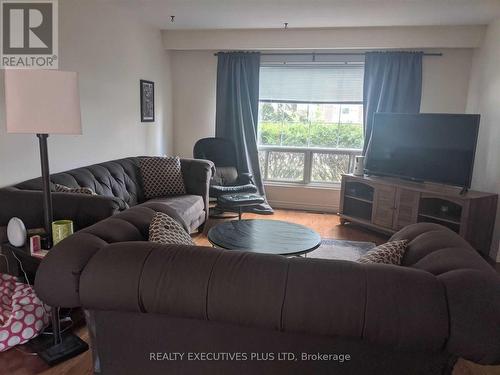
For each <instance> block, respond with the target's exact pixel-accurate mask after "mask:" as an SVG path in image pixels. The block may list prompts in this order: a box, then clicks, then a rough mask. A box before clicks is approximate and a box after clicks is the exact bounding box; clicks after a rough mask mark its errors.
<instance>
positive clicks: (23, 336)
mask: <svg viewBox="0 0 500 375" xmlns="http://www.w3.org/2000/svg"><path fill="white" fill-rule="evenodd" d="M49 313H50V308H49V307H48V306H46V305H44V304H43V302H42V301H40V299H39V298H38V297H37V296H36V294H35V291H34V290H33V287H31V286H29V285H27V284H22V283H20V282H18V281H17V278H16V277H14V276H11V275H6V274H0V352H3V351H5V350H8V349H10V348H12V347H14V346H16V345H20V344H24V343H26V342H28V341H29V340H31V339H32V338H33V337H36V336H38V335H39V334H40V333H41V332H42V331H43V330H44V328H45V327H46V326H47V325H48V324H49V320H50V319H49V318H50V315H49Z"/></svg>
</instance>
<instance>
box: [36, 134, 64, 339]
mask: <svg viewBox="0 0 500 375" xmlns="http://www.w3.org/2000/svg"><path fill="white" fill-rule="evenodd" d="M36 136H37V137H38V143H39V145H40V163H41V165H42V183H43V226H44V227H45V233H46V235H47V238H46V242H45V243H46V247H47V249H50V248H52V221H53V217H52V194H51V191H50V171H49V152H48V148H47V138H48V137H49V135H48V134H37V135H36ZM51 317H52V319H51V320H52V333H53V335H54V345H57V344H60V343H61V324H60V322H59V308H58V307H56V306H53V307H52V314H51Z"/></svg>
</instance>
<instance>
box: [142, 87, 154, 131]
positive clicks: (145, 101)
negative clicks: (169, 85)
mask: <svg viewBox="0 0 500 375" xmlns="http://www.w3.org/2000/svg"><path fill="white" fill-rule="evenodd" d="M140 89H141V122H154V121H155V83H154V82H151V81H146V80H144V79H141V81H140Z"/></svg>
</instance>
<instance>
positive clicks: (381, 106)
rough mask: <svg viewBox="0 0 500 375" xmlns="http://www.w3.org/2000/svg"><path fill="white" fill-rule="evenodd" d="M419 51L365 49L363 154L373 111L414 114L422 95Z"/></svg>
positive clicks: (417, 110) (369, 132) (418, 110)
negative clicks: (367, 50) (366, 50)
mask: <svg viewBox="0 0 500 375" xmlns="http://www.w3.org/2000/svg"><path fill="white" fill-rule="evenodd" d="M422 55H423V52H368V53H366V55H365V75H364V80H363V82H364V83H363V104H364V105H363V112H364V114H363V115H364V135H365V140H364V146H363V155H365V154H366V150H367V148H368V145H369V142H370V137H371V133H372V125H373V114H374V113H375V112H395V113H418V112H420V99H421V96H422Z"/></svg>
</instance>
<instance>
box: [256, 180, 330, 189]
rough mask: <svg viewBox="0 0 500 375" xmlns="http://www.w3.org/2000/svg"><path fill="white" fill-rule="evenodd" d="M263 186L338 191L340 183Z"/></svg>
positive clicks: (277, 183)
mask: <svg viewBox="0 0 500 375" xmlns="http://www.w3.org/2000/svg"><path fill="white" fill-rule="evenodd" d="M264 186H272V187H283V188H304V189H321V190H340V182H337V183H332V184H321V183H312V182H311V183H309V184H302V183H300V182H279V181H264Z"/></svg>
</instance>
